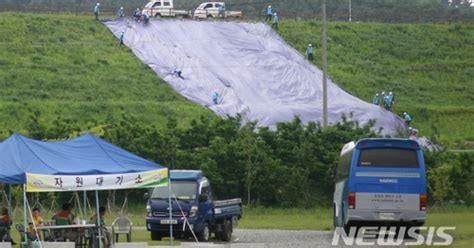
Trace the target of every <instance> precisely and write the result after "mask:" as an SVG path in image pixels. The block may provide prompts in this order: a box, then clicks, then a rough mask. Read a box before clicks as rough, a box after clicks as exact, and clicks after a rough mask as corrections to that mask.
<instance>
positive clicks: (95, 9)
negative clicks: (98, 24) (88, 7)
mask: <svg viewBox="0 0 474 248" xmlns="http://www.w3.org/2000/svg"><path fill="white" fill-rule="evenodd" d="M99 13H100V3H96V4H95V7H94V15H95V20H96V21H99Z"/></svg>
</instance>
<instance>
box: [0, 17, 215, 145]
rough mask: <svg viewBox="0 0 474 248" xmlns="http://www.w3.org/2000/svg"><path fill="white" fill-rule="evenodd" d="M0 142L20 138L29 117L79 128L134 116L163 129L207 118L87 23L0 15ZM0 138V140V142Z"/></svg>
mask: <svg viewBox="0 0 474 248" xmlns="http://www.w3.org/2000/svg"><path fill="white" fill-rule="evenodd" d="M0 26H1V27H2V28H1V29H0V87H1V89H2V90H1V92H0V119H2V121H1V122H0V136H3V137H4V136H5V133H6V132H8V131H9V130H14V131H17V132H22V131H24V129H25V125H27V120H28V118H29V117H30V115H31V114H32V113H33V112H34V111H40V112H41V117H40V121H41V122H43V123H50V122H52V121H54V120H55V119H57V117H58V116H61V117H62V118H63V119H64V120H68V121H69V122H72V123H77V124H78V125H79V126H84V127H87V126H88V125H92V126H93V125H96V124H97V123H98V124H102V123H103V122H104V120H106V119H107V118H110V117H112V119H113V117H114V116H121V115H122V114H123V113H125V114H133V115H135V116H136V117H137V119H138V120H140V121H141V122H143V123H146V124H154V125H156V126H158V127H159V126H160V125H161V124H164V121H165V120H166V118H167V117H168V116H175V117H176V119H179V120H180V122H179V123H180V124H184V125H185V124H186V123H189V120H191V119H194V118H196V117H198V116H201V115H213V114H211V112H210V111H209V110H207V109H206V108H203V107H201V106H198V105H196V104H193V103H191V102H189V101H187V100H186V99H185V98H184V97H182V96H181V95H179V94H178V93H176V92H175V91H174V90H173V89H172V88H171V87H170V86H169V85H168V84H166V83H165V82H164V81H162V80H161V79H160V78H158V77H157V76H156V74H155V73H154V72H153V71H152V70H151V69H149V68H148V67H147V66H145V65H144V64H143V63H142V62H141V61H139V60H138V59H137V58H136V57H135V56H134V54H133V53H132V52H131V51H130V50H129V49H127V48H124V47H120V46H119V45H118V41H117V39H116V38H115V37H113V36H112V34H111V33H110V32H109V31H108V30H107V28H106V27H105V26H104V25H102V24H101V23H98V22H95V21H93V19H92V18H91V17H90V16H73V15H32V14H14V13H1V14H0ZM0 138H2V137H0Z"/></svg>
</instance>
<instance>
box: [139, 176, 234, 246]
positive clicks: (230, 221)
mask: <svg viewBox="0 0 474 248" xmlns="http://www.w3.org/2000/svg"><path fill="white" fill-rule="evenodd" d="M170 180H171V192H172V194H171V196H172V197H171V215H172V217H171V218H170V208H169V206H170V204H169V200H168V199H169V196H170V194H169V192H170V189H169V188H168V187H157V188H154V189H152V190H151V191H150V192H148V193H146V194H145V197H146V199H147V206H146V210H147V217H146V227H147V230H148V231H149V232H150V234H151V239H152V240H161V238H163V237H169V236H170V225H171V226H172V229H173V230H172V231H173V236H174V237H184V238H186V237H191V235H193V234H194V235H195V236H196V237H197V238H198V239H199V241H204V242H206V241H208V240H209V238H210V236H211V233H214V234H215V237H216V238H217V239H219V240H222V241H230V240H231V237H232V231H233V229H234V227H235V226H237V224H238V221H239V220H240V218H241V217H242V200H241V199H240V198H236V199H230V200H222V201H214V200H212V199H213V198H212V197H213V195H212V188H211V184H210V182H209V180H208V179H207V178H206V177H205V176H203V173H202V171H199V170H171V171H170Z"/></svg>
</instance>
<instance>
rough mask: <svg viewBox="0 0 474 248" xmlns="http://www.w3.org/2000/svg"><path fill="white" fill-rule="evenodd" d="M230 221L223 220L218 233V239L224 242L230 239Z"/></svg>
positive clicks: (231, 228) (231, 229)
mask: <svg viewBox="0 0 474 248" xmlns="http://www.w3.org/2000/svg"><path fill="white" fill-rule="evenodd" d="M232 231H233V227H232V222H231V221H230V220H225V221H224V224H223V225H222V232H221V233H220V234H219V239H220V240H222V241H225V242H229V241H230V240H231V239H232Z"/></svg>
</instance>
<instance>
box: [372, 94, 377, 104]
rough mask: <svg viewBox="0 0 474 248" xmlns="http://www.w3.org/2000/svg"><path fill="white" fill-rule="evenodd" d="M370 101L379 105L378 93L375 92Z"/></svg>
mask: <svg viewBox="0 0 474 248" xmlns="http://www.w3.org/2000/svg"><path fill="white" fill-rule="evenodd" d="M372 103H373V104H374V105H379V93H377V94H375V96H374V98H373V99H372Z"/></svg>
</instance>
